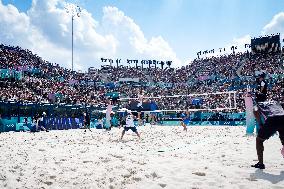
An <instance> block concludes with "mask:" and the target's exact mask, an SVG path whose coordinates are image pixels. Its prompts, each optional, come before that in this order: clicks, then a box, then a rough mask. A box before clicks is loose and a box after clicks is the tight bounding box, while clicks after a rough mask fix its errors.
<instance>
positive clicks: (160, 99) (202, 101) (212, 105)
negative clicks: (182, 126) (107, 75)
mask: <svg viewBox="0 0 284 189" xmlns="http://www.w3.org/2000/svg"><path fill="white" fill-rule="evenodd" d="M119 100H120V108H125V109H130V110H132V111H135V110H136V109H137V104H138V98H120V99H119ZM155 105H156V106H155ZM153 107H155V108H153ZM236 109H237V100H236V91H228V92H214V93H199V94H186V95H172V96H156V97H149V96H144V97H143V104H142V112H151V111H160V112H173V111H175V112H180V111H189V112H190V111H192V112H194V111H231V110H236Z"/></svg>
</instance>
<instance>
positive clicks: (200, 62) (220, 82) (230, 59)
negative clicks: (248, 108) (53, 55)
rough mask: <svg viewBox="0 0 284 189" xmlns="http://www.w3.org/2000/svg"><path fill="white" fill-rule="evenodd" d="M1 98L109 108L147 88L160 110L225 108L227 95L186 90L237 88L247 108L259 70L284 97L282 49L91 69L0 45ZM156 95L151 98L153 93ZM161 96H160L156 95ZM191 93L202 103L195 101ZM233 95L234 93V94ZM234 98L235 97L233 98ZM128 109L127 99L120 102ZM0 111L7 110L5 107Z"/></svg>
mask: <svg viewBox="0 0 284 189" xmlns="http://www.w3.org/2000/svg"><path fill="white" fill-rule="evenodd" d="M0 68H1V69H0V70H1V78H0V89H1V90H0V98H1V99H0V100H1V102H2V103H10V102H14V103H20V104H27V103H35V104H52V105H60V104H61V105H62V104H64V105H72V106H73V105H74V106H75V105H80V106H84V107H100V108H105V104H106V100H107V99H108V98H109V97H111V98H113V96H112V95H114V96H116V98H117V99H118V98H137V96H138V95H139V94H140V93H141V91H143V93H144V96H145V97H149V98H147V99H145V100H146V101H149V102H150V100H152V101H154V102H155V104H156V105H157V107H158V108H157V109H159V110H175V111H176V110H187V109H194V108H209V109H214V108H226V107H228V98H229V97H228V96H226V95H209V96H207V97H206V98H205V97H200V96H198V95H197V96H191V97H188V96H187V95H192V94H204V93H214V92H226V91H235V92H236V104H237V107H236V109H228V110H226V111H227V112H244V110H245V106H244V100H243V97H244V92H246V90H247V88H248V86H249V87H250V88H254V87H255V79H256V78H255V74H256V73H257V72H265V73H266V80H267V82H268V86H269V90H268V91H269V92H268V97H269V99H273V100H276V101H282V102H283V101H284V99H283V96H284V95H283V88H284V71H283V56H282V53H281V52H269V53H267V52H266V53H252V52H244V53H231V54H229V55H221V56H216V57H215V56H212V57H203V58H197V59H195V60H194V61H192V62H190V63H189V64H188V65H185V66H183V67H181V68H173V67H170V66H166V65H165V66H163V68H161V67H159V66H155V67H151V66H149V67H147V66H144V67H143V65H142V66H133V67H130V66H125V65H119V66H103V67H102V68H100V69H98V68H96V69H94V70H92V72H88V73H87V72H86V73H81V72H76V71H73V72H72V71H71V70H69V69H66V68H63V67H61V66H60V65H58V64H55V63H50V62H48V61H45V60H43V59H42V58H41V57H39V56H38V55H36V54H33V53H32V52H31V51H29V50H25V49H22V48H20V47H13V46H7V45H4V44H1V45H0ZM151 97H152V98H151ZM158 97H159V98H158ZM193 98H200V99H201V101H202V103H201V104H199V105H198V106H196V104H193V103H192V102H193ZM231 98H232V97H231ZM231 100H232V101H233V100H234V99H231ZM117 105H118V106H119V107H120V108H129V101H124V102H123V101H122V103H118V104H117ZM0 113H1V114H5V110H4V109H3V108H2V109H1V112H0Z"/></svg>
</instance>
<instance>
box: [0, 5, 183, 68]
mask: <svg viewBox="0 0 284 189" xmlns="http://www.w3.org/2000/svg"><path fill="white" fill-rule="evenodd" d="M65 4H66V2H65V1H64V0H49V1H42V0H33V3H32V6H31V8H30V9H29V10H28V11H27V13H23V12H19V11H18V9H17V8H16V7H14V6H13V5H7V6H5V5H3V4H2V2H1V0H0V25H1V30H2V31H1V33H0V42H1V43H5V44H9V45H19V46H21V47H23V48H27V49H30V50H32V51H33V52H34V53H36V54H38V55H40V56H42V57H43V58H44V59H46V60H48V61H51V62H56V63H59V64H60V65H62V66H65V67H68V68H71V16H70V15H68V14H67V13H66V11H65V9H64V5H65ZM103 13H104V15H103V19H102V21H101V22H99V21H97V20H95V19H94V17H93V16H92V14H91V13H89V12H87V11H86V10H83V11H82V13H81V16H80V18H75V20H74V64H75V69H76V70H78V69H83V70H86V69H87V68H88V67H90V66H97V67H98V66H99V65H100V58H101V57H107V58H109V57H110V58H139V59H141V58H146V59H162V60H173V61H174V62H175V64H177V65H180V64H181V62H180V61H179V59H178V58H177V56H176V54H175V52H174V51H173V49H172V48H171V47H170V45H169V44H168V43H167V42H166V41H165V40H164V39H163V38H162V37H161V36H157V37H152V38H151V39H147V38H146V37H145V36H144V33H143V32H142V30H141V29H140V27H139V26H138V25H137V24H136V23H135V22H134V20H133V19H131V18H129V17H128V16H126V15H125V14H124V13H123V12H122V11H120V10H119V9H117V8H116V7H104V8H103Z"/></svg>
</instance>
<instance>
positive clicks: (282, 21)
mask: <svg viewBox="0 0 284 189" xmlns="http://www.w3.org/2000/svg"><path fill="white" fill-rule="evenodd" d="M276 33H281V34H282V35H283V34H284V12H280V13H278V14H276V15H275V16H274V17H273V18H272V20H271V21H270V22H269V23H268V24H267V25H265V26H264V28H263V30H262V34H263V35H264V34H267V35H270V34H276Z"/></svg>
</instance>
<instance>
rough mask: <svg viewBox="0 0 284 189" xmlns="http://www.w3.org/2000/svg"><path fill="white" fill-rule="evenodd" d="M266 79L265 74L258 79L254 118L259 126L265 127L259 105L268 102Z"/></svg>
mask: <svg viewBox="0 0 284 189" xmlns="http://www.w3.org/2000/svg"><path fill="white" fill-rule="evenodd" d="M264 79H265V73H261V74H259V75H258V77H257V82H256V83H257V87H256V92H255V102H256V104H255V106H254V111H253V114H254V117H255V119H256V122H257V124H258V125H259V126H261V125H263V120H262V118H261V115H260V112H259V110H258V104H259V103H261V102H265V101H266V100H267V82H266V81H265V80H264Z"/></svg>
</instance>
